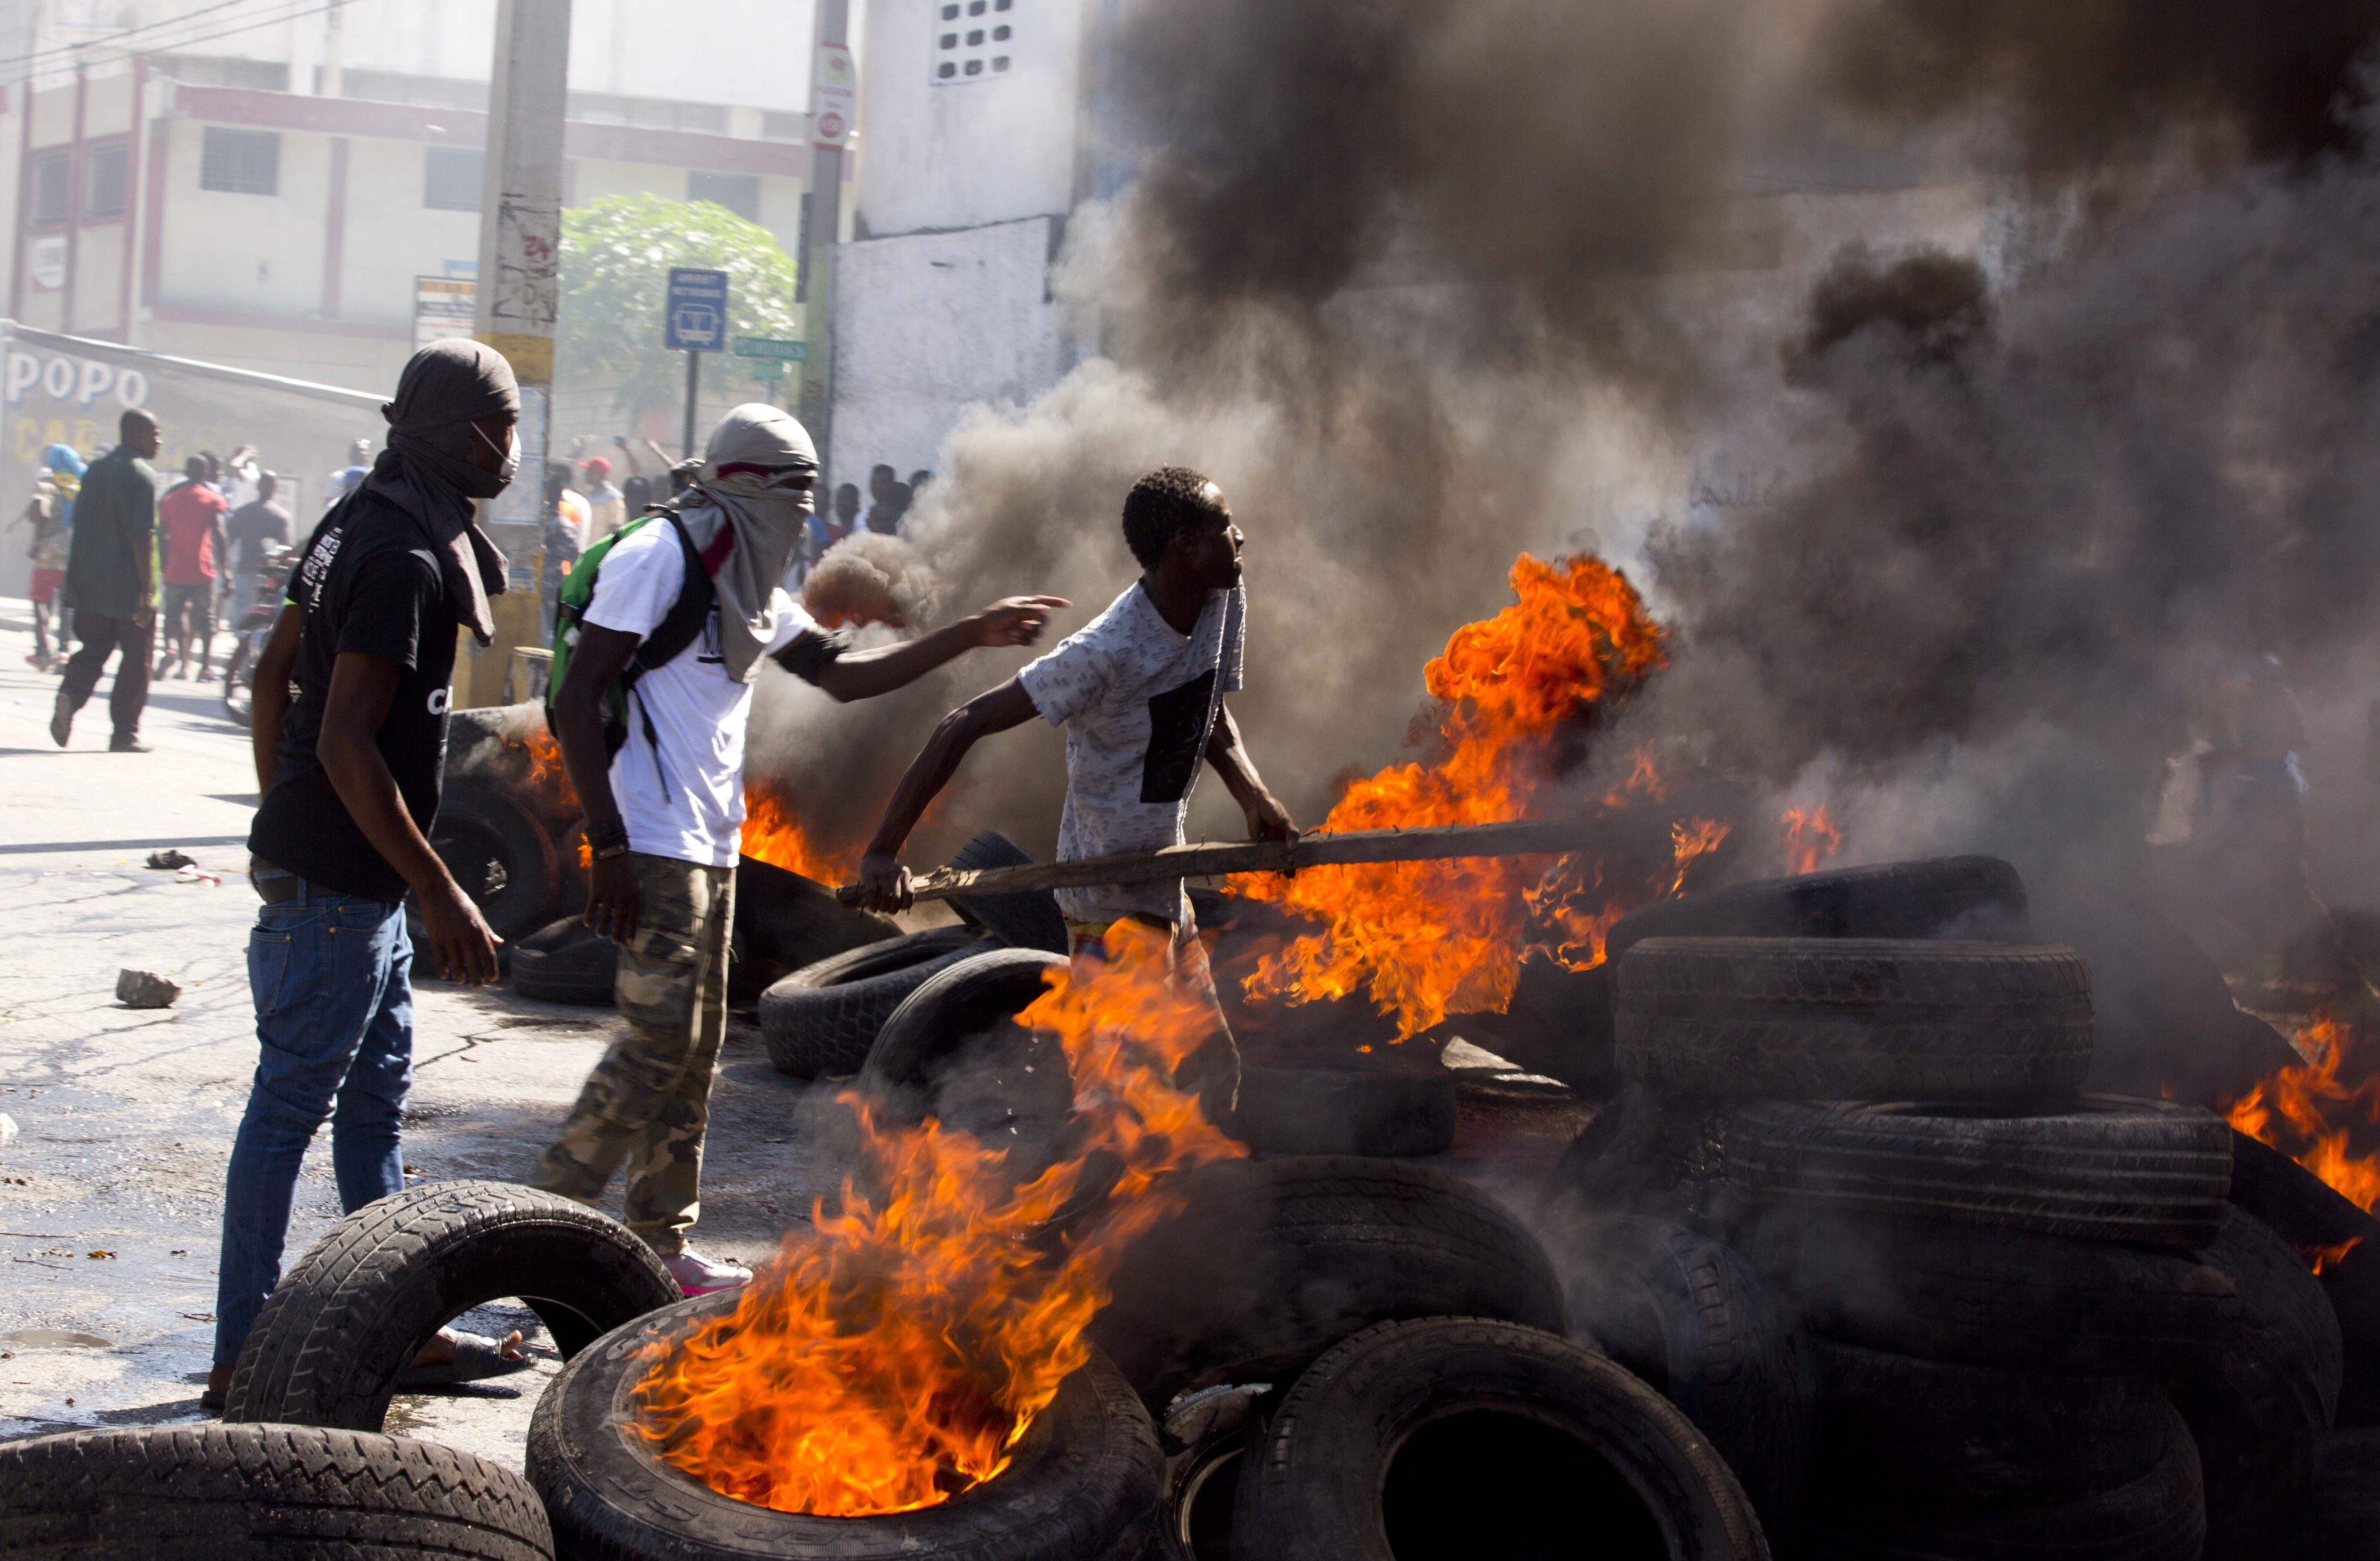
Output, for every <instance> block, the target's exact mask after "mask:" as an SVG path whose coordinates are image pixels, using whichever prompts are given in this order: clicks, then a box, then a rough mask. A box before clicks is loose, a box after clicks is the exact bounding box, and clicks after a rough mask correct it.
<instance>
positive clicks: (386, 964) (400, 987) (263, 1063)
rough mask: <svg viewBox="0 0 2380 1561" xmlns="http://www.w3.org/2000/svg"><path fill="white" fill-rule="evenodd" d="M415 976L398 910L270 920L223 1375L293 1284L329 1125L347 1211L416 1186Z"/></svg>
mask: <svg viewBox="0 0 2380 1561" xmlns="http://www.w3.org/2000/svg"><path fill="white" fill-rule="evenodd" d="M412 973H413V943H412V940H411V939H410V938H407V936H406V932H405V913H404V911H403V910H402V908H400V907H398V906H395V905H392V904H389V903H388V902H385V901H381V900H367V899H364V898H362V897H361V896H358V895H352V894H309V895H307V896H305V897H304V898H302V899H297V900H285V901H283V902H281V903H279V904H277V905H267V906H265V907H263V909H262V910H261V911H260V912H259V913H258V914H257V918H256V926H255V929H254V930H253V931H251V932H250V933H249V938H248V986H249V991H250V992H251V993H252V994H254V996H255V998H256V1038H257V1040H258V1042H259V1043H260V1055H259V1057H258V1059H257V1064H256V1081H255V1083H253V1084H251V1085H250V1086H249V1092H248V1110H247V1112H246V1114H245V1115H243V1116H242V1117H241V1118H240V1119H239V1136H238V1137H237V1139H236V1140H234V1141H233V1144H232V1150H231V1170H230V1172H229V1174H228V1175H227V1176H226V1177H225V1182H224V1228H223V1264H222V1268H221V1272H220V1277H218V1279H217V1280H216V1288H215V1363H216V1364H217V1365H225V1366H227V1365H231V1364H233V1363H234V1362H236V1361H237V1360H238V1359H239V1348H240V1346H241V1345H242V1344H244V1343H246V1342H247V1340H248V1331H249V1328H251V1327H253V1326H254V1325H256V1314H257V1313H258V1312H259V1311H260V1310H261V1309H262V1307H263V1305H264V1298H265V1297H266V1296H269V1295H271V1294H272V1293H273V1286H274V1285H276V1284H279V1283H280V1282H281V1248H282V1243H283V1242H284V1241H285V1240H287V1239H288V1235H289V1201H290V1198H291V1195H292V1194H293V1193H294V1192H296V1191H297V1167H298V1165H299V1163H300V1162H301V1161H303V1160H304V1159H305V1157H306V1145H307V1144H308V1143H310V1141H311V1140H312V1139H313V1136H314V1130H315V1129H317V1128H319V1127H321V1126H322V1119H324V1118H325V1117H330V1118H331V1168H332V1171H333V1173H334V1175H335V1176H336V1178H337V1180H338V1184H339V1206H340V1207H341V1208H343V1209H345V1210H346V1212H347V1213H349V1214H353V1213H354V1212H355V1211H356V1210H358V1209H359V1208H361V1207H363V1206H364V1205H365V1204H369V1203H370V1202H372V1201H373V1200H375V1199H378V1198H385V1197H387V1196H388V1195H389V1194H390V1193H392V1192H403V1191H404V1190H405V1167H404V1162H403V1160H402V1158H401V1157H400V1156H398V1154H397V1147H396V1132H397V1116H398V1113H399V1112H401V1111H403V1110H404V1109H405V1092H406V1089H407V1086H408V1085H410V1084H411V1083H413V983H412ZM334 1100H335V1101H336V1102H337V1112H336V1115H335V1116H334V1115H333V1110H332V1103H333V1101H334Z"/></svg>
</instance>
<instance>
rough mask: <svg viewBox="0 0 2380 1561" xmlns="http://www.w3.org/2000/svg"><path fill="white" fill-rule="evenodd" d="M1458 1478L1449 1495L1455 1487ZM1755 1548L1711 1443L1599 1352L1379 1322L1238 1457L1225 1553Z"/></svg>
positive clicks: (1761, 1544) (1746, 1507)
mask: <svg viewBox="0 0 2380 1561" xmlns="http://www.w3.org/2000/svg"><path fill="white" fill-rule="evenodd" d="M1458 1493H1459V1495H1458ZM1583 1524H1585V1525H1589V1526H1591V1529H1592V1531H1593V1533H1594V1536H1595V1537H1594V1539H1593V1541H1592V1542H1586V1543H1587V1545H1588V1547H1589V1548H1592V1549H1593V1550H1595V1551H1596V1552H1597V1553H1599V1554H1606V1555H1628V1556H1640V1555H1642V1556H1654V1555H1658V1556H1665V1557H1670V1558H1671V1561H1755V1558H1760V1561H1765V1558H1766V1557H1767V1555H1768V1546H1767V1542H1766V1541H1765V1540H1764V1539H1763V1538H1762V1535H1761V1531H1760V1522H1759V1519H1757V1518H1755V1516H1754V1514H1753V1509H1752V1504H1751V1503H1750V1502H1749V1501H1747V1500H1745V1498H1744V1494H1743V1487H1742V1486H1741V1485H1739V1484H1738V1483H1737V1482H1736V1479H1735V1476H1734V1475H1733V1474H1732V1473H1730V1471H1729V1470H1728V1467H1727V1465H1726V1464H1725V1463H1724V1462H1723V1461H1721V1460H1720V1458H1719V1457H1718V1454H1717V1453H1716V1452H1715V1451H1713V1450H1712V1448H1711V1446H1710V1443H1709V1442H1708V1441H1707V1440H1706V1439H1705V1438H1704V1436H1703V1435H1702V1434H1701V1433H1699V1432H1697V1431H1696V1430H1695V1429H1694V1425H1693V1424H1692V1422H1689V1421H1688V1420H1687V1419H1686V1417H1685V1416H1683V1415H1682V1414H1680V1413H1679V1412H1678V1410H1677V1409H1676V1408H1675V1407H1674V1406H1672V1405H1671V1404H1670V1402H1669V1401H1668V1400H1667V1399H1665V1398H1662V1397H1661V1396H1660V1395H1659V1394H1658V1393H1656V1392H1654V1391H1653V1390H1652V1389H1651V1388H1649V1387H1647V1386H1645V1385H1644V1384H1643V1383H1641V1382H1639V1381H1637V1380H1636V1379H1635V1378H1634V1377H1633V1376H1631V1375H1630V1374H1629V1373H1627V1372H1626V1371H1624V1370H1622V1369H1621V1367H1619V1366H1617V1365H1615V1364H1613V1363H1612V1362H1611V1361H1607V1360H1605V1359H1603V1358H1602V1357H1600V1356H1597V1355H1593V1354H1590V1353H1588V1352H1587V1351H1586V1350H1584V1349H1579V1348H1578V1347H1577V1346H1575V1345H1573V1344H1571V1343H1569V1342H1567V1341H1566V1340H1563V1339H1560V1338H1557V1337H1551V1336H1549V1335H1547V1334H1542V1333H1538V1332H1536V1330H1534V1329H1530V1328H1525V1327H1518V1326H1515V1325H1512V1324H1510V1323H1498V1322H1488V1321H1482V1320H1479V1319H1475V1318H1467V1317H1433V1318H1427V1319H1424V1320H1421V1321H1417V1322H1409V1323H1384V1324H1382V1325H1379V1326H1378V1327H1374V1328H1368V1329H1366V1330H1365V1331H1364V1332H1362V1333H1360V1334H1357V1335H1355V1336H1354V1337H1352V1338H1350V1339H1348V1340H1346V1341H1345V1342H1344V1343H1342V1344H1341V1345H1339V1346H1338V1347H1337V1348H1335V1349H1332V1350H1331V1351H1330V1353H1328V1354H1326V1355H1324V1356H1323V1357H1322V1358H1321V1359H1320V1360H1318V1361H1316V1362H1315V1363H1314V1364H1313V1365H1312V1366H1310V1367H1308V1368H1307V1369H1306V1371H1305V1373H1304V1374H1303V1375H1301V1376H1300V1377H1299V1378H1298V1379H1297V1385H1296V1386H1294V1387H1293V1388H1291V1389H1290V1392H1289V1397H1288V1398H1286V1399H1285V1400H1284V1401H1283V1402H1282V1404H1281V1410H1280V1412H1279V1413H1278V1414H1276V1415H1274V1416H1273V1418H1272V1421H1271V1422H1270V1424H1269V1426H1268V1428H1267V1431H1266V1434H1265V1438H1264V1442H1263V1446H1262V1456H1261V1457H1260V1458H1256V1459H1254V1460H1251V1461H1249V1462H1248V1464H1247V1467H1246V1470H1245V1473H1244V1474H1243V1475H1242V1477H1241V1480H1240V1484H1239V1496H1238V1504H1237V1510H1236V1511H1235V1513H1234V1514H1233V1523H1232V1554H1233V1555H1235V1556H1245V1557H1249V1558H1252V1561H1271V1558H1274V1557H1280V1558H1283V1561H1286V1558H1289V1557H1300V1558H1303V1557H1311V1556H1320V1555H1329V1556H1337V1557H1364V1558H1366V1561H1390V1557H1391V1556H1394V1555H1537V1554H1554V1553H1556V1552H1557V1551H1559V1550H1561V1549H1568V1548H1573V1547H1578V1546H1580V1545H1581V1544H1582V1543H1583V1542H1582V1539H1581V1528H1582V1525H1583Z"/></svg>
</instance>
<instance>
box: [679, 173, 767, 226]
mask: <svg viewBox="0 0 2380 1561" xmlns="http://www.w3.org/2000/svg"><path fill="white" fill-rule="evenodd" d="M686 199H687V200H709V201H711V202H714V203H715V204H718V205H721V206H724V207H726V208H727V209H728V210H729V211H731V212H735V214H736V215H737V216H739V217H741V218H743V219H744V220H745V221H746V222H747V223H757V222H759V220H760V175H758V174H706V173H704V172H702V171H701V170H699V169H696V170H694V171H692V172H690V173H688V174H687V175H686Z"/></svg>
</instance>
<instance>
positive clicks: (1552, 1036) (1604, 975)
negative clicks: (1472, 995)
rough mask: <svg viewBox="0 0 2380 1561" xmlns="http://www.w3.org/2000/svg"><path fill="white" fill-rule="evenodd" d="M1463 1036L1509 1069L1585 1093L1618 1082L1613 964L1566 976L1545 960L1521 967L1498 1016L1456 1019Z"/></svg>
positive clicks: (1529, 960) (1533, 960)
mask: <svg viewBox="0 0 2380 1561" xmlns="http://www.w3.org/2000/svg"><path fill="white" fill-rule="evenodd" d="M1455 1025H1456V1027H1457V1028H1458V1029H1459V1030H1461V1032H1462V1033H1463V1037H1464V1038H1465V1039H1467V1040H1472V1041H1475V1042H1476V1043H1477V1044H1478V1045H1479V1046H1482V1047H1486V1048H1487V1049H1488V1050H1489V1051H1492V1052H1494V1053H1495V1054H1496V1055H1497V1056H1499V1057H1500V1058H1503V1059H1505V1060H1506V1061H1508V1062H1512V1063H1516V1064H1518V1065H1519V1066H1520V1067H1522V1068H1524V1069H1525V1070H1527V1071H1529V1072H1532V1073H1536V1074H1541V1075H1543V1076H1544V1077H1546V1078H1548V1079H1559V1080H1560V1082H1562V1083H1566V1084H1568V1085H1569V1086H1570V1087H1571V1088H1573V1089H1574V1090H1578V1091H1581V1092H1582V1093H1600V1092H1602V1091H1606V1090H1609V1088H1611V1086H1612V1085H1613V1084H1614V1083H1617V1082H1618V1081H1619V1077H1620V1073H1619V1068H1618V1064H1617V1063H1616V1062H1615V1060H1614V1058H1613V1046H1614V1039H1613V1031H1612V1020H1611V963H1610V962H1609V961H1608V960H1607V961H1605V962H1603V963H1602V964H1599V965H1597V966H1595V967H1594V968H1592V969H1590V970H1571V969H1569V968H1567V967H1565V966H1563V965H1560V964H1557V963H1555V962H1553V961H1551V960H1549V959H1547V958H1545V957H1544V956H1543V955H1533V956H1531V957H1529V958H1527V959H1524V960H1523V961H1522V962H1521V969H1520V974H1518V975H1516V976H1515V977H1514V978H1513V982H1512V1001H1511V1002H1510V1003H1508V1004H1506V1005H1505V1008H1504V1011H1503V1012H1501V1013H1466V1014H1461V1015H1458V1016H1457V1018H1456V1021H1455Z"/></svg>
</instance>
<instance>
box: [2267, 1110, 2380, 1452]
mask: <svg viewBox="0 0 2380 1561" xmlns="http://www.w3.org/2000/svg"><path fill="white" fill-rule="evenodd" d="M2231 1202H2232V1204H2234V1205H2235V1206H2237V1207H2238V1208H2239V1209H2240V1211H2241V1212H2242V1213H2245V1214H2249V1215H2253V1216H2255V1218H2256V1219H2257V1220H2258V1221H2259V1222H2261V1223H2262V1224H2264V1225H2265V1226H2268V1227H2269V1228H2271V1229H2272V1231H2273V1233H2274V1234H2275V1235H2277V1236H2278V1237H2279V1238H2280V1239H2281V1240H2284V1241H2286V1242H2288V1243H2289V1245H2290V1246H2292V1247H2294V1248H2296V1249H2297V1250H2298V1252H2299V1253H2300V1255H2301V1256H2304V1257H2307V1258H2309V1259H2311V1258H2313V1257H2315V1256H2317V1255H2319V1256H2321V1257H2322V1259H2323V1262H2322V1266H2321V1269H2320V1272H2319V1274H2318V1275H2317V1277H2316V1281H2315V1282H2316V1283H2318V1284H2320V1285H2321V1286H2322V1289H2323V1293H2324V1294H2325V1296H2327V1297H2329V1299H2330V1310H2331V1314H2332V1315H2333V1316H2334V1317H2335V1318H2336V1319H2337V1320H2338V1333H2339V1345H2340V1353H2341V1357H2342V1373H2341V1376H2340V1380H2339V1387H2338V1410H2337V1411H2336V1412H2335V1414H2334V1415H2333V1416H2332V1423H2333V1424H2335V1425H2338V1426H2342V1427H2344V1426H2358V1427H2361V1426H2371V1425H2380V1240H2374V1238H2375V1237H2380V1220H2374V1218H2373V1217H2372V1216H2370V1215H2368V1214H2366V1213H2364V1212H2363V1211H2362V1209H2360V1208H2358V1207H2357V1206H2356V1205H2355V1204H2352V1203H2350V1202H2349V1201H2348V1200H2347V1199H2346V1198H2344V1197H2342V1196H2340V1195H2339V1194H2338V1192H2334V1191H2333V1190H2332V1189H2331V1186H2330V1184H2329V1183H2328V1182H2325V1180H2322V1178H2320V1177H2318V1176H2316V1175H2314V1174H2313V1172H2312V1171H2310V1170H2308V1169H2306V1168H2304V1167H2303V1166H2301V1165H2300V1164H2298V1163H2297V1162H2296V1161H2295V1160H2292V1159H2290V1158H2289V1156H2287V1155H2284V1154H2282V1153H2281V1152H2280V1151H2279V1150H2277V1149H2275V1148H2273V1147H2271V1146H2270V1145H2268V1144H2260V1143H2258V1142H2257V1141H2256V1140H2254V1139H2253V1138H2250V1137H2249V1136H2248V1135H2247V1134H2246V1133H2242V1132H2235V1133H2233V1134H2232V1137H2231Z"/></svg>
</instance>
